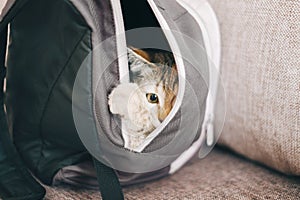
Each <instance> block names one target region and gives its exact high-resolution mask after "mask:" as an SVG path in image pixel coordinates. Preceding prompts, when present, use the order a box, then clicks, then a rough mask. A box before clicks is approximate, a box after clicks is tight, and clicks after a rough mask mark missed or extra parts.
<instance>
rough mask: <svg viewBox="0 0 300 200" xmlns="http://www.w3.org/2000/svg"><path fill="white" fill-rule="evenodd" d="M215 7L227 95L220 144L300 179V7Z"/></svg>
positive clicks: (234, 2)
mask: <svg viewBox="0 0 300 200" xmlns="http://www.w3.org/2000/svg"><path fill="white" fill-rule="evenodd" d="M209 1H210V3H211V4H212V6H213V8H214V9H215V11H216V13H217V16H218V18H219V21H220V25H221V34H222V43H223V44H222V54H223V55H222V78H223V81H224V87H225V90H226V95H227V98H226V99H227V102H226V106H227V109H226V111H227V114H226V119H225V126H224V129H223V133H222V136H221V139H220V140H219V143H220V144H222V145H225V146H228V147H230V148H231V149H233V150H234V151H236V152H238V153H240V154H242V155H244V156H247V157H249V158H251V159H253V160H257V161H259V162H261V163H264V164H266V165H268V166H270V167H272V168H275V169H277V170H280V171H282V172H285V173H287V174H295V175H300V1H299V0H293V1H288V0H272V1H270V0H251V1H245V0H222V1H220V0H209Z"/></svg>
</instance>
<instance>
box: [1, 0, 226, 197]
mask: <svg viewBox="0 0 300 200" xmlns="http://www.w3.org/2000/svg"><path fill="white" fill-rule="evenodd" d="M194 8H199V10H197V11H196V10H194ZM200 11H202V14H199V13H200ZM8 30H9V31H8ZM0 33H1V41H0V42H1V43H0V47H1V48H0V50H1V52H0V67H1V68H0V70H1V71H0V72H1V76H0V78H1V88H4V80H5V79H6V89H5V93H4V92H3V90H1V92H0V101H1V105H4V106H1V110H0V115H1V116H0V120H1V121H0V122H1V123H0V126H1V127H0V128H1V129H0V130H1V132H0V145H1V146H0V183H1V184H0V196H1V197H2V198H3V199H42V198H43V197H44V195H45V189H44V188H43V187H42V185H41V184H40V183H39V182H38V181H37V180H36V179H34V178H33V176H32V175H34V176H35V177H36V178H37V179H38V180H39V181H40V182H42V183H43V184H46V185H52V184H56V183H58V182H64V183H70V184H74V185H76V184H77V185H78V184H79V185H80V184H81V185H88V182H87V183H85V180H84V178H82V177H85V176H86V175H87V174H89V173H90V172H89V171H90V170H92V169H93V168H95V169H96V171H95V175H93V176H95V178H97V180H98V182H97V184H96V186H97V187H99V189H100V192H101V195H102V197H103V199H123V198H124V197H123V193H122V190H121V185H120V182H121V184H122V185H130V184H136V183H140V182H144V181H149V180H153V179H156V178H159V177H163V176H166V175H169V174H173V173H175V172H176V171H177V170H178V169H180V168H181V167H182V166H183V165H184V164H185V163H186V162H187V161H188V160H189V159H190V158H191V157H192V156H193V155H194V154H195V153H197V152H199V156H200V157H204V156H205V155H207V154H208V153H209V151H210V150H211V149H212V148H213V146H214V145H215V143H216V141H217V139H218V137H219V133H220V130H219V129H220V128H219V127H216V126H215V122H214V120H215V116H214V113H215V103H216V96H217V89H218V87H219V77H218V71H219V62H220V36H219V30H218V23H217V20H216V17H215V15H214V13H213V11H212V9H211V8H210V6H209V4H208V3H207V2H206V1H200V2H195V1H188V0H176V1H174V0H138V1H135V2H134V3H130V4H129V3H128V2H127V3H126V2H125V0H111V1H100V0H88V1H83V0H81V1H79V0H8V2H7V4H6V6H5V8H4V9H3V11H2V14H1V18H0ZM7 38H9V40H7ZM7 41H9V44H7ZM128 45H132V46H135V47H138V48H144V47H146V48H156V49H164V50H167V51H170V52H172V53H173V55H174V57H175V61H176V63H177V67H178V74H179V89H178V91H179V92H178V96H177V98H176V103H175V104H174V107H173V108H172V110H171V112H170V114H169V115H168V116H167V118H166V119H165V120H164V121H163V122H162V124H161V125H160V126H159V127H158V128H157V129H155V130H154V131H153V132H152V133H151V134H150V135H149V136H148V137H147V139H146V141H145V142H144V143H143V145H141V146H140V147H139V148H138V149H137V150H136V151H129V150H127V149H126V148H124V147H123V146H124V138H122V120H121V119H120V118H119V117H118V116H114V115H112V114H111V113H110V112H109V110H108V102H107V101H108V100H107V98H108V95H109V93H110V92H111V91H112V89H113V88H114V87H116V86H117V85H118V84H120V83H124V82H125V83H126V82H128V81H129V80H128V74H129V71H128V60H127V57H126V56H127V54H126V47H127V46H128ZM210 59H211V60H212V61H211V60H210ZM218 126H219V125H218ZM70 173H73V175H74V173H75V174H76V178H75V179H72V178H70V177H68V174H70ZM66 177H67V178H66ZM78 177H80V178H78ZM132 177H135V178H134V179H133V178H132Z"/></svg>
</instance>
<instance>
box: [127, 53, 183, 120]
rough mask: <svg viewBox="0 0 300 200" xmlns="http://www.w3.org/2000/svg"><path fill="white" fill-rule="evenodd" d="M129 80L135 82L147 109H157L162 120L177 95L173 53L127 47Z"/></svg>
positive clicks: (176, 75) (158, 116)
mask: <svg viewBox="0 0 300 200" xmlns="http://www.w3.org/2000/svg"><path fill="white" fill-rule="evenodd" d="M128 62H129V67H130V81H131V82H133V83H136V84H137V85H138V86H139V88H140V90H141V92H142V93H143V95H144V97H145V99H146V100H147V107H149V109H153V108H155V110H157V119H158V120H159V121H160V122H162V121H163V120H164V119H165V118H166V117H167V115H168V114H169V113H170V111H171V109H172V107H173V105H174V103H175V100H176V95H177V90H178V74H177V69H176V65H175V61H174V58H173V55H172V54H171V53H169V52H165V51H158V50H157V51H156V50H152V51H143V50H140V49H134V48H131V49H128Z"/></svg>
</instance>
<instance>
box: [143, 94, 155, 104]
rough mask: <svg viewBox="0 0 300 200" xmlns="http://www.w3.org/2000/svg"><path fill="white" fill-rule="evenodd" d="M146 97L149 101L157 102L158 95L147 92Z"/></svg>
mask: <svg viewBox="0 0 300 200" xmlns="http://www.w3.org/2000/svg"><path fill="white" fill-rule="evenodd" d="M146 97H147V100H148V102H149V103H158V96H157V95H156V94H154V93H147V94H146Z"/></svg>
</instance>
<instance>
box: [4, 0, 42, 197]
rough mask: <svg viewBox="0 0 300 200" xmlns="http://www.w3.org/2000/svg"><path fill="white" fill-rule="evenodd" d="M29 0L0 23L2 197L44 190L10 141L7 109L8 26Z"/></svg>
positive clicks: (39, 194) (17, 4)
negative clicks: (5, 85) (5, 82)
mask: <svg viewBox="0 0 300 200" xmlns="http://www.w3.org/2000/svg"><path fill="white" fill-rule="evenodd" d="M25 2H27V0H16V2H15V4H14V5H13V6H12V7H11V9H10V10H9V11H8V13H7V15H6V16H5V17H4V18H2V19H3V20H2V21H1V22H0V197H1V198H2V199H3V200H23V199H24V200H25V199H32V200H40V199H42V198H43V197H44V196H45V193H46V191H45V189H44V188H43V187H42V186H41V185H40V184H39V183H38V182H37V181H36V180H35V179H34V178H33V177H32V175H31V174H30V172H29V171H28V169H27V168H26V165H25V164H24V163H23V162H22V160H21V157H20V155H19V154H18V152H17V150H16V149H15V146H14V144H13V142H12V140H11V137H10V134H9V130H8V125H7V119H6V113H5V110H4V92H3V88H4V87H3V86H4V79H5V76H6V68H5V57H6V45H7V27H8V23H9V22H10V21H11V20H12V19H13V17H14V16H15V15H16V14H17V12H18V11H19V10H20V9H21V7H22V6H23V5H25Z"/></svg>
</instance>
